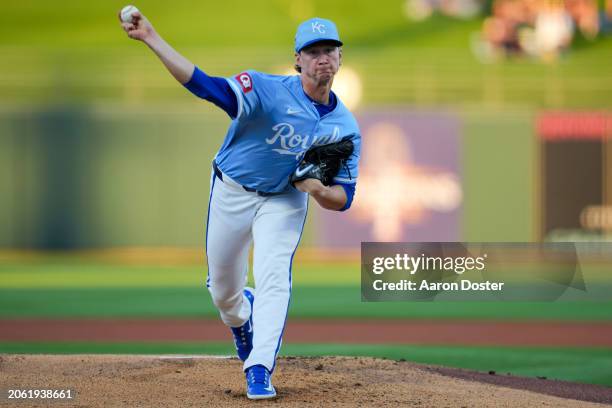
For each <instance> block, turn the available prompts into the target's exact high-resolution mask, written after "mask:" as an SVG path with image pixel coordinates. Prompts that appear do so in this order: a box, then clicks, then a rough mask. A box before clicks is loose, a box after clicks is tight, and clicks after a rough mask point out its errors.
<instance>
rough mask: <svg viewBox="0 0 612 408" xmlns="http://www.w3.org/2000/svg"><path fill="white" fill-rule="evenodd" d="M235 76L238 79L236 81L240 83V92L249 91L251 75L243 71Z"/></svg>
mask: <svg viewBox="0 0 612 408" xmlns="http://www.w3.org/2000/svg"><path fill="white" fill-rule="evenodd" d="M235 78H236V80H238V83H240V86H241V87H242V92H244V93H249V92H251V91H252V90H253V80H251V76H250V75H249V74H248V73H246V72H243V73H242V74H240V75H236V77H235Z"/></svg>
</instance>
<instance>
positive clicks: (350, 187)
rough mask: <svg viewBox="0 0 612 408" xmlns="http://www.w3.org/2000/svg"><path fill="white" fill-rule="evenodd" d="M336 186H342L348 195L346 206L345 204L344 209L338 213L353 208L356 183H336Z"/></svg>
mask: <svg viewBox="0 0 612 408" xmlns="http://www.w3.org/2000/svg"><path fill="white" fill-rule="evenodd" d="M334 185H340V186H342V188H344V192H345V193H346V204H344V207H342V208H341V209H339V210H338V211H346V210H348V209H349V208H350V207H351V204H352V203H353V196H354V195H355V186H356V183H350V184H349V183H336V184H334Z"/></svg>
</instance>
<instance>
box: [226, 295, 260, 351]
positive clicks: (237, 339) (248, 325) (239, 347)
mask: <svg viewBox="0 0 612 408" xmlns="http://www.w3.org/2000/svg"><path fill="white" fill-rule="evenodd" d="M244 296H246V298H247V299H248V300H249V303H250V304H251V315H250V316H249V320H247V321H246V322H245V323H244V324H243V325H242V326H240V327H230V329H232V334H233V335H234V345H235V346H236V352H237V353H238V358H239V359H240V360H242V361H246V359H247V358H248V357H249V354H251V350H253V302H254V301H255V291H254V290H253V289H251V288H248V287H247V288H244Z"/></svg>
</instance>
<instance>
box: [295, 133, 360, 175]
mask: <svg viewBox="0 0 612 408" xmlns="http://www.w3.org/2000/svg"><path fill="white" fill-rule="evenodd" d="M353 149H354V146H353V142H352V141H351V140H350V136H348V137H345V138H344V139H342V140H340V141H339V142H336V143H330V144H326V145H322V146H316V147H313V148H312V149H310V150H308V151H307V152H306V154H305V155H304V159H303V160H302V161H301V162H300V164H299V166H298V168H297V169H296V170H295V171H294V172H293V173H292V174H291V176H290V177H289V182H290V183H291V185H293V186H295V183H296V182H297V181H302V180H306V179H308V178H315V179H319V180H321V183H323V185H326V186H329V185H331V183H332V181H333V179H334V177H335V176H336V175H337V174H338V172H339V171H340V168H341V167H342V166H344V165H346V161H347V160H348V158H349V157H350V156H351V154H353Z"/></svg>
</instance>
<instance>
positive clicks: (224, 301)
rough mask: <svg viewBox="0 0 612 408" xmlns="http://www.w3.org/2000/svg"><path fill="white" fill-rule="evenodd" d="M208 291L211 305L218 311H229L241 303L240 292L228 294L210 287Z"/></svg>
mask: <svg viewBox="0 0 612 408" xmlns="http://www.w3.org/2000/svg"><path fill="white" fill-rule="evenodd" d="M209 289H210V295H211V297H212V301H213V304H214V305H215V307H216V308H217V309H219V310H220V311H229V310H231V309H233V308H234V307H236V305H239V304H240V302H241V301H242V299H241V297H242V291H240V292H237V293H228V292H224V291H216V290H214V289H213V288H212V287H211V288H209Z"/></svg>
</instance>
